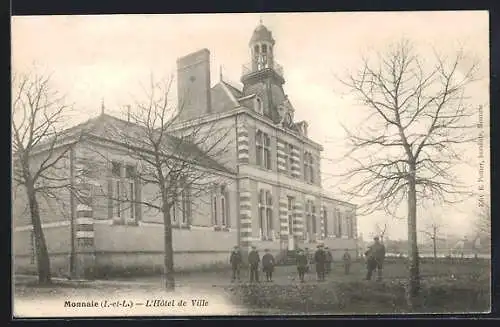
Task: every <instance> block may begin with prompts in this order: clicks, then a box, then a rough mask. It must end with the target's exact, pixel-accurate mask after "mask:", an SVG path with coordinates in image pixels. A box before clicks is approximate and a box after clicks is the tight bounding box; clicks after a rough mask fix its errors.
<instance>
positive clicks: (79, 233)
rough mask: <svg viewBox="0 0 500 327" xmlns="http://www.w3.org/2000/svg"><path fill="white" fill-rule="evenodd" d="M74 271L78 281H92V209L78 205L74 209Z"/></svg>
mask: <svg viewBox="0 0 500 327" xmlns="http://www.w3.org/2000/svg"><path fill="white" fill-rule="evenodd" d="M76 217H77V218H76V228H75V240H76V251H75V252H76V260H75V261H76V269H75V272H76V274H75V277H76V278H78V279H92V278H93V275H94V265H95V242H94V218H93V212H92V208H91V207H89V206H87V205H84V204H79V205H78V206H77V209H76Z"/></svg>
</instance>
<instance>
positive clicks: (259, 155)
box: [255, 131, 264, 167]
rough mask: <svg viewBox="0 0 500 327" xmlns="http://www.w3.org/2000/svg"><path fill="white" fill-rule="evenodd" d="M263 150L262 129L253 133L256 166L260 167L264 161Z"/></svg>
mask: <svg viewBox="0 0 500 327" xmlns="http://www.w3.org/2000/svg"><path fill="white" fill-rule="evenodd" d="M263 150H264V135H263V133H262V131H257V133H256V134H255V154H256V159H257V166H261V167H262V165H263V162H264V160H263V158H264V154H263Z"/></svg>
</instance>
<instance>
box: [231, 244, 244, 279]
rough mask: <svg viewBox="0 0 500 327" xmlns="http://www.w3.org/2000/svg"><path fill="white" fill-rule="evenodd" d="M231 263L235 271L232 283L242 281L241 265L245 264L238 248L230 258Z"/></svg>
mask: <svg viewBox="0 0 500 327" xmlns="http://www.w3.org/2000/svg"><path fill="white" fill-rule="evenodd" d="M229 263H230V264H231V268H232V270H233V278H232V281H233V282H234V281H235V280H236V279H238V280H240V269H241V264H242V263H243V257H242V255H241V251H240V248H239V247H238V246H235V247H234V248H233V251H232V252H231V256H230V257H229Z"/></svg>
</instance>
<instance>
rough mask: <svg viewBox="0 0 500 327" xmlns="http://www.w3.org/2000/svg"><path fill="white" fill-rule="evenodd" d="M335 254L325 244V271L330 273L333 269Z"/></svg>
mask: <svg viewBox="0 0 500 327" xmlns="http://www.w3.org/2000/svg"><path fill="white" fill-rule="evenodd" d="M332 263H333V256H332V253H331V252H330V249H329V248H328V246H325V273H326V274H329V273H330V272H331V271H332Z"/></svg>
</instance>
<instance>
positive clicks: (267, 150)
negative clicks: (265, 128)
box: [264, 134, 271, 169]
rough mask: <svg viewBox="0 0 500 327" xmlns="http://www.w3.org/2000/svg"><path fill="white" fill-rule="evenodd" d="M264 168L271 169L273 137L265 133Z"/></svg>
mask: <svg viewBox="0 0 500 327" xmlns="http://www.w3.org/2000/svg"><path fill="white" fill-rule="evenodd" d="M264 168H266V169H271V138H270V137H269V135H267V134H264Z"/></svg>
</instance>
